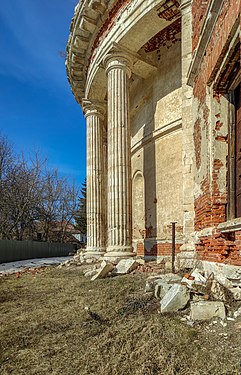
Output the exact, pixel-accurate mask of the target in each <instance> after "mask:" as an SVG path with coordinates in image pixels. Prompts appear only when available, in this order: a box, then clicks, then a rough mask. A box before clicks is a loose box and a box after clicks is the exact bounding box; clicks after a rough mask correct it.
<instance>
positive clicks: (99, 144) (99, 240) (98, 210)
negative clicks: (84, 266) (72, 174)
mask: <svg viewBox="0 0 241 375" xmlns="http://www.w3.org/2000/svg"><path fill="white" fill-rule="evenodd" d="M83 109H84V113H85V118H86V127H87V131H86V135H87V142H86V143H87V191H86V193H87V194H86V211H87V254H90V255H93V256H100V255H103V254H104V252H105V250H106V246H105V231H106V225H105V216H106V215H105V209H106V207H105V193H106V191H105V185H104V157H105V154H104V147H103V145H104V139H103V132H104V125H103V120H104V106H102V105H101V104H99V103H96V102H90V101H88V100H85V99H84V100H83Z"/></svg>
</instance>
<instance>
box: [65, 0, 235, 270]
mask: <svg viewBox="0 0 241 375" xmlns="http://www.w3.org/2000/svg"><path fill="white" fill-rule="evenodd" d="M66 68H67V75H68V80H69V83H70V85H71V88H72V92H73V94H74V96H75V99H76V101H77V102H78V103H79V104H80V106H81V107H82V109H83V112H84V115H85V119H86V135H87V249H86V251H87V253H90V254H93V255H94V256H103V257H104V258H106V259H110V260H111V259H112V260H113V259H117V258H118V259H119V258H123V257H124V258H126V257H130V256H136V255H138V256H143V257H145V259H157V261H158V262H162V263H163V264H164V265H165V266H166V268H168V267H169V266H170V259H171V250H172V225H173V224H172V223H173V222H175V223H176V224H175V228H176V245H175V246H176V247H175V251H176V263H177V267H179V268H188V267H192V266H193V265H194V264H195V263H196V262H199V263H201V264H203V265H204V266H205V264H206V265H209V266H210V264H211V265H212V264H216V265H218V266H220V267H221V266H222V265H235V266H241V89H240V0H80V1H79V3H78V4H77V6H76V8H75V10H74V17H73V20H72V23H71V27H70V36H69V40H68V45H67V59H66Z"/></svg>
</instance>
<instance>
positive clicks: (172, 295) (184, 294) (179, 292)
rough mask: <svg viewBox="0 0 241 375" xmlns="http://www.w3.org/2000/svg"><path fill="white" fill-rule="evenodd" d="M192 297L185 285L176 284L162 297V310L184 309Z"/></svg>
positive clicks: (174, 310) (175, 310)
mask: <svg viewBox="0 0 241 375" xmlns="http://www.w3.org/2000/svg"><path fill="white" fill-rule="evenodd" d="M189 299H190V293H189V291H188V289H187V287H186V286H185V285H180V284H174V285H173V286H172V287H171V288H170V289H169V290H168V292H167V293H166V294H165V296H164V297H163V298H162V300H161V302H160V304H161V312H177V311H178V310H181V309H183V308H184V307H185V306H186V305H187V303H188V301H189Z"/></svg>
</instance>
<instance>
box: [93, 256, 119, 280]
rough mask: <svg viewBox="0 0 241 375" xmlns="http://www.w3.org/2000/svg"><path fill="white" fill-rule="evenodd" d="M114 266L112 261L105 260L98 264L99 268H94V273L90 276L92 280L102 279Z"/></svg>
mask: <svg viewBox="0 0 241 375" xmlns="http://www.w3.org/2000/svg"><path fill="white" fill-rule="evenodd" d="M114 268H115V266H114V265H113V264H112V263H107V262H106V261H105V260H103V262H102V263H101V265H100V268H98V269H97V270H96V274H95V275H94V276H93V277H92V278H91V280H92V281H94V280H96V279H102V278H104V277H106V276H107V275H108V273H109V272H111V271H113V269H114Z"/></svg>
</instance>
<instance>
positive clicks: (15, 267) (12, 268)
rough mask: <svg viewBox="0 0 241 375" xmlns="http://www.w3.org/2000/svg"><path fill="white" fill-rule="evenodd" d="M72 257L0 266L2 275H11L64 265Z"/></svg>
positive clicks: (23, 261)
mask: <svg viewBox="0 0 241 375" xmlns="http://www.w3.org/2000/svg"><path fill="white" fill-rule="evenodd" d="M71 258H72V257H70V256H67V257H54V258H36V259H26V260H17V261H15V262H8V263H1V264H0V275H3V274H11V273H15V272H18V271H22V270H24V269H25V268H39V267H43V266H52V265H55V264H60V263H63V262H64V261H66V260H69V259H71Z"/></svg>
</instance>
